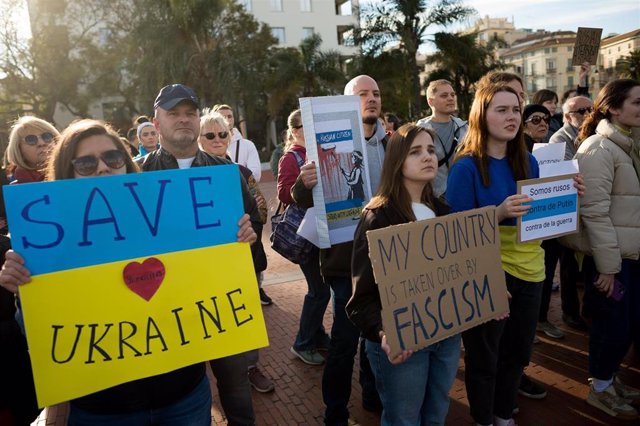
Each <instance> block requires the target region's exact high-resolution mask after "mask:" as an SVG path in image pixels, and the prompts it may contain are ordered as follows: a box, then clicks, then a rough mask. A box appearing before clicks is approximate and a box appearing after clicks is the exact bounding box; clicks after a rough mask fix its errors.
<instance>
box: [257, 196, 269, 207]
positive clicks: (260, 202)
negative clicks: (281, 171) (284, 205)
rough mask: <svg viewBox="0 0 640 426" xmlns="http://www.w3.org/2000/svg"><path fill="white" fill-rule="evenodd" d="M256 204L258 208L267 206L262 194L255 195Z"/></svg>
mask: <svg viewBox="0 0 640 426" xmlns="http://www.w3.org/2000/svg"><path fill="white" fill-rule="evenodd" d="M255 198H256V204H257V205H258V208H259V209H261V208H264V207H266V206H267V201H266V200H265V199H264V197H263V196H262V195H259V194H258V195H256V197H255Z"/></svg>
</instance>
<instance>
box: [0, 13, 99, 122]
mask: <svg viewBox="0 0 640 426" xmlns="http://www.w3.org/2000/svg"><path fill="white" fill-rule="evenodd" d="M40 1H41V2H42V1H44V0H40ZM82 2H83V3H82V8H83V10H82V12H81V11H80V10H79V8H77V7H65V6H66V5H65V3H64V2H60V1H54V2H52V3H53V4H58V5H59V7H61V8H63V12H64V13H67V15H68V17H69V20H70V21H71V22H73V23H74V24H75V25H74V27H73V30H70V29H69V28H68V27H67V26H63V25H58V24H57V23H56V21H55V20H48V19H43V20H40V21H39V22H38V23H37V24H38V28H37V31H34V34H33V37H31V38H30V39H28V40H26V39H24V38H22V37H20V36H19V35H18V28H17V23H16V21H15V19H14V18H13V17H14V16H15V13H16V11H17V8H18V7H19V6H20V5H19V2H18V1H17V0H8V1H7V2H6V3H5V4H3V9H2V13H1V14H0V19H1V21H0V52H1V54H0V79H2V83H3V84H2V88H1V89H0V104H2V105H3V106H4V108H3V109H4V111H5V114H6V116H7V118H8V119H9V120H13V119H14V118H15V117H17V116H18V115H20V114H24V113H27V112H28V113H31V114H35V115H37V116H39V117H41V118H43V119H45V120H48V121H51V122H53V121H54V120H53V117H54V112H55V109H56V105H62V106H63V107H65V108H66V109H68V110H69V111H71V112H72V113H74V114H77V115H86V114H87V110H88V106H89V104H90V102H91V100H92V98H93V96H92V95H93V94H92V93H91V91H90V89H92V88H98V87H100V85H99V83H96V78H97V76H98V75H99V73H98V72H94V63H95V62H94V61H99V58H101V57H102V56H103V55H102V53H101V52H100V50H99V49H98V47H97V46H96V42H95V37H94V34H95V31H96V30H97V25H98V22H100V21H101V19H102V16H103V15H102V14H101V11H100V8H98V7H97V3H96V2H97V0H82ZM35 3H36V6H41V5H40V2H35ZM49 7H52V6H51V5H50V6H49ZM45 9H46V7H45ZM9 120H8V121H9Z"/></svg>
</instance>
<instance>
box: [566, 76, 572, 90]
mask: <svg viewBox="0 0 640 426" xmlns="http://www.w3.org/2000/svg"><path fill="white" fill-rule="evenodd" d="M567 86H569V88H570V89H571V88H572V87H573V76H572V75H570V76H569V77H567Z"/></svg>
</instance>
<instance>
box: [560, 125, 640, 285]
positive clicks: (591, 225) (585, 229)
mask: <svg viewBox="0 0 640 426" xmlns="http://www.w3.org/2000/svg"><path fill="white" fill-rule="evenodd" d="M634 138H636V141H635V143H640V137H639V135H638V133H634ZM633 143H634V139H632V138H630V137H627V136H624V135H623V134H621V133H620V132H619V131H618V130H617V129H616V128H615V127H614V126H613V125H612V124H611V123H609V121H607V120H602V121H601V122H600V123H599V124H598V127H597V128H596V134H595V135H592V136H590V137H589V138H587V140H585V141H584V142H583V143H582V144H581V145H580V147H579V148H578V152H577V153H576V156H575V158H576V159H577V160H578V163H579V164H580V173H582V175H583V176H584V183H585V186H586V188H587V189H586V191H585V195H584V196H583V197H580V219H581V222H582V229H581V232H580V233H579V234H574V235H570V236H568V237H565V238H563V244H565V245H567V246H568V247H570V248H573V249H574V250H576V251H579V252H582V253H586V254H589V255H591V256H593V257H594V260H595V263H596V269H597V270H598V272H599V273H601V274H615V273H617V272H620V266H621V262H622V259H634V260H635V259H638V257H639V256H640V182H639V181H638V175H637V174H636V171H635V169H634V168H633V162H632V160H631V157H630V155H629V153H630V152H631V147H632V146H633Z"/></svg>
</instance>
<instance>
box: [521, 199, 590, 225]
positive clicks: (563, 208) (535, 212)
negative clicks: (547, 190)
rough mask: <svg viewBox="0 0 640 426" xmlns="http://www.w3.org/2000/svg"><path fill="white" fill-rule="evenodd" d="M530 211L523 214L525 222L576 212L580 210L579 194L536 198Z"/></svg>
mask: <svg viewBox="0 0 640 426" xmlns="http://www.w3.org/2000/svg"><path fill="white" fill-rule="evenodd" d="M524 204H525V205H531V209H530V210H529V213H527V214H526V215H524V216H522V221H523V222H528V221H530V220H538V219H542V218H545V217H553V216H558V215H561V214H567V213H576V211H577V210H578V194H568V195H560V196H558V197H550V198H543V199H540V200H534V201H532V202H531V203H524Z"/></svg>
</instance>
